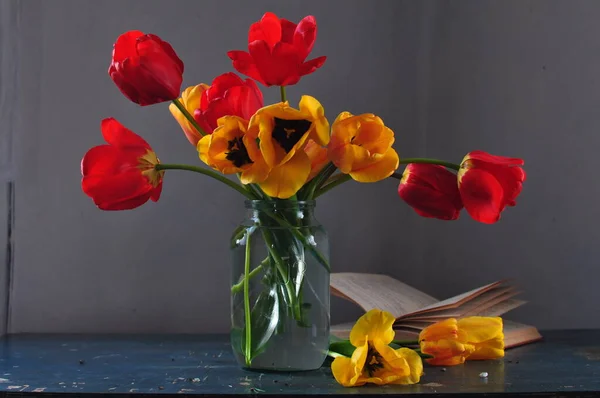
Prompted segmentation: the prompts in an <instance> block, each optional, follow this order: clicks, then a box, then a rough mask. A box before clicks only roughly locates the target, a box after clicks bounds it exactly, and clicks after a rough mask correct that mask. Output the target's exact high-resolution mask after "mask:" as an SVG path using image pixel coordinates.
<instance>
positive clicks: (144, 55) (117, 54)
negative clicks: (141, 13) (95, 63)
mask: <svg viewBox="0 0 600 398" xmlns="http://www.w3.org/2000/svg"><path fill="white" fill-rule="evenodd" d="M108 74H109V75H110V78H111V79H112V80H113V81H114V82H115V84H116V85H117V87H119V89H120V90H121V92H122V93H123V94H125V96H126V97H127V98H129V99H130V100H131V101H133V102H135V103H136V104H139V105H142V106H145V105H152V104H156V103H159V102H164V101H171V100H174V99H175V98H177V97H179V91H180V90H181V83H182V81H183V62H181V60H180V59H179V58H178V57H177V54H175V51H174V50H173V47H171V45H170V44H169V43H167V42H166V41H162V40H161V39H160V37H158V36H155V35H152V34H144V33H143V32H140V31H139V30H131V31H129V32H125V33H123V34H122V35H121V36H119V38H118V39H117V41H116V42H115V44H114V46H113V55H112V62H111V63H110V67H109V68H108Z"/></svg>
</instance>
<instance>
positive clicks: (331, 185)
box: [314, 174, 352, 199]
mask: <svg viewBox="0 0 600 398" xmlns="http://www.w3.org/2000/svg"><path fill="white" fill-rule="evenodd" d="M351 179H352V177H350V175H348V174H345V175H344V176H342V177H339V178H337V179H336V180H334V181H332V182H330V183H329V184H327V185H325V186H323V187H322V188H321V189H319V190H318V191H317V192H316V193H315V196H314V199H316V198H318V197H319V196H321V195H323V194H324V193H326V192H328V191H329V190H331V189H333V188H335V187H337V186H338V185H341V184H343V183H345V182H346V181H349V180H351Z"/></svg>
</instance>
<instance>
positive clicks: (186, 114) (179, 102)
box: [173, 98, 206, 137]
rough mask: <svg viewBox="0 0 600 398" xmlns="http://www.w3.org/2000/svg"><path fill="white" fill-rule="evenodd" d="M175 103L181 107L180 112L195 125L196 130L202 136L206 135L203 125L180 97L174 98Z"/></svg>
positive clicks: (178, 107)
mask: <svg viewBox="0 0 600 398" xmlns="http://www.w3.org/2000/svg"><path fill="white" fill-rule="evenodd" d="M173 103H174V104H175V106H176V107H177V109H179V112H181V113H182V114H183V116H184V117H185V118H186V119H187V121H188V122H190V124H191V125H192V126H194V128H195V129H196V130H198V133H200V135H201V136H202V137H204V136H205V135H206V132H205V131H204V130H202V127H200V125H199V124H198V122H197V121H196V119H194V117H193V116H192V115H191V114H190V113H189V112H188V110H187V109H185V106H183V104H182V103H181V101H179V98H176V99H174V100H173Z"/></svg>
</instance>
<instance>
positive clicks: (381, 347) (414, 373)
mask: <svg viewBox="0 0 600 398" xmlns="http://www.w3.org/2000/svg"><path fill="white" fill-rule="evenodd" d="M394 321H395V318H394V316H393V315H392V314H390V313H389V312H387V311H381V310H378V309H374V310H371V311H369V312H367V313H366V314H365V315H363V316H361V317H360V318H359V319H358V321H357V322H356V324H355V325H354V327H353V328H352V331H351V332H350V343H351V344H352V345H353V346H354V347H356V349H355V350H354V352H353V353H352V357H350V358H348V357H343V356H340V357H337V358H335V360H334V361H333V363H332V364H331V371H332V372H333V376H334V377H335V379H336V380H337V382H338V383H340V384H341V385H343V386H344V387H353V386H361V385H363V384H366V383H374V384H379V385H383V384H415V383H418V382H419V380H420V379H421V375H422V374H423V361H422V360H421V357H420V356H419V354H417V353H416V352H415V351H413V350H411V349H410V348H405V347H403V348H398V349H394V348H392V347H390V346H389V344H390V343H391V342H392V341H393V340H394V336H395V334H396V333H395V332H394V330H393V329H392V325H393V324H394Z"/></svg>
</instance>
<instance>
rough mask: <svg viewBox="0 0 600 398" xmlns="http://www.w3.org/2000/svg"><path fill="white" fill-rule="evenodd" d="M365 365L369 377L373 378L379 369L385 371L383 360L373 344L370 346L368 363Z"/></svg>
mask: <svg viewBox="0 0 600 398" xmlns="http://www.w3.org/2000/svg"><path fill="white" fill-rule="evenodd" d="M365 365H366V366H365V368H366V371H367V373H368V375H369V376H373V374H374V373H375V372H377V371H378V370H379V369H383V358H382V357H381V355H380V354H379V353H378V352H377V350H376V349H375V347H373V346H372V345H371V344H369V351H368V352H367V361H366V364H365Z"/></svg>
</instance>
